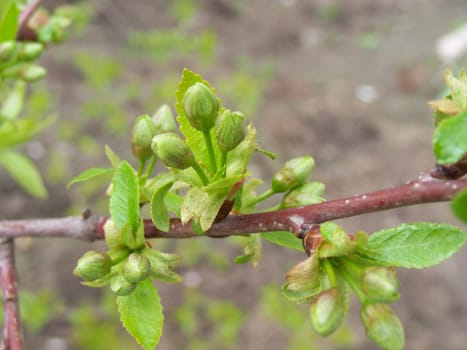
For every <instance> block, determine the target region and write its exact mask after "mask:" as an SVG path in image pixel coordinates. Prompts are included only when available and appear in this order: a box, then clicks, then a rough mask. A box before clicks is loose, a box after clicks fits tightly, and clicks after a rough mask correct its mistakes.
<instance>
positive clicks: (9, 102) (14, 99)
mask: <svg viewBox="0 0 467 350" xmlns="http://www.w3.org/2000/svg"><path fill="white" fill-rule="evenodd" d="M25 94H26V84H25V83H24V82H22V81H19V82H17V83H16V86H15V88H14V89H13V90H12V91H11V92H10V93H9V94H8V96H7V98H6V100H5V101H4V102H3V106H2V109H1V111H0V118H1V119H2V120H8V121H13V120H15V119H16V118H17V117H18V116H19V114H20V113H21V110H22V109H23V103H24V95H25Z"/></svg>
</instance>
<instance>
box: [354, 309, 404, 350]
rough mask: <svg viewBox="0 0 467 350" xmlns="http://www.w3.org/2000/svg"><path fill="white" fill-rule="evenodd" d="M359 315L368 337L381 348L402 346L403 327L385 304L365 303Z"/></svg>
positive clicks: (392, 349) (390, 348) (395, 348)
mask: <svg viewBox="0 0 467 350" xmlns="http://www.w3.org/2000/svg"><path fill="white" fill-rule="evenodd" d="M360 317H361V320H362V323H363V326H364V327H365V332H366V334H367V336H368V338H370V339H371V340H372V341H374V342H375V343H376V344H378V345H379V346H380V347H381V348H383V349H385V350H402V349H403V348H404V342H405V341H404V327H403V326H402V324H401V321H400V320H399V318H398V317H397V316H396V314H395V313H394V312H393V311H392V309H391V308H390V307H389V306H388V305H387V304H365V305H363V307H362V311H361V313H360Z"/></svg>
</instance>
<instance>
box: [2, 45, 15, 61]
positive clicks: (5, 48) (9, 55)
mask: <svg viewBox="0 0 467 350" xmlns="http://www.w3.org/2000/svg"><path fill="white" fill-rule="evenodd" d="M15 52H16V43H15V42H14V41H5V42H4V43H1V44H0V62H2V63H5V62H9V61H11V60H12V59H13V58H14V56H15Z"/></svg>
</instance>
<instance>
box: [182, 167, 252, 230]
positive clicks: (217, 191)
mask: <svg viewBox="0 0 467 350" xmlns="http://www.w3.org/2000/svg"><path fill="white" fill-rule="evenodd" d="M242 178H243V175H237V176H229V177H227V178H225V179H222V180H220V181H217V182H214V183H212V184H210V185H209V186H206V187H205V188H203V189H200V188H197V187H192V188H191V189H190V190H188V192H187V194H186V195H185V198H184V200H183V203H182V207H181V219H182V222H183V223H187V222H188V221H190V219H193V220H194V221H195V223H196V224H198V225H199V226H200V228H201V231H203V232H205V231H207V230H208V229H209V228H210V227H211V225H212V223H213V222H214V219H215V218H216V216H217V213H218V212H219V209H220V207H221V206H222V203H223V202H224V200H225V199H226V198H227V196H228V195H229V193H230V191H231V189H232V187H233V185H234V184H235V183H237V182H238V181H240V180H241V179H242Z"/></svg>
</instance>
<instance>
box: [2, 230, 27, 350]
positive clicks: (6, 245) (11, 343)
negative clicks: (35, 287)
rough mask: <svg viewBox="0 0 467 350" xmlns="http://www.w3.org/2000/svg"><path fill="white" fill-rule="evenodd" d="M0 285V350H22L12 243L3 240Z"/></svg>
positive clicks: (7, 239) (8, 240)
mask: <svg viewBox="0 0 467 350" xmlns="http://www.w3.org/2000/svg"><path fill="white" fill-rule="evenodd" d="M0 283H1V284H2V299H3V313H4V319H3V338H2V341H1V343H0V348H1V349H6V350H22V349H23V334H22V329H21V319H20V315H19V306H18V290H17V286H16V284H17V276H16V267H15V251H14V241H13V239H11V238H5V239H2V240H1V241H0Z"/></svg>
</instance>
